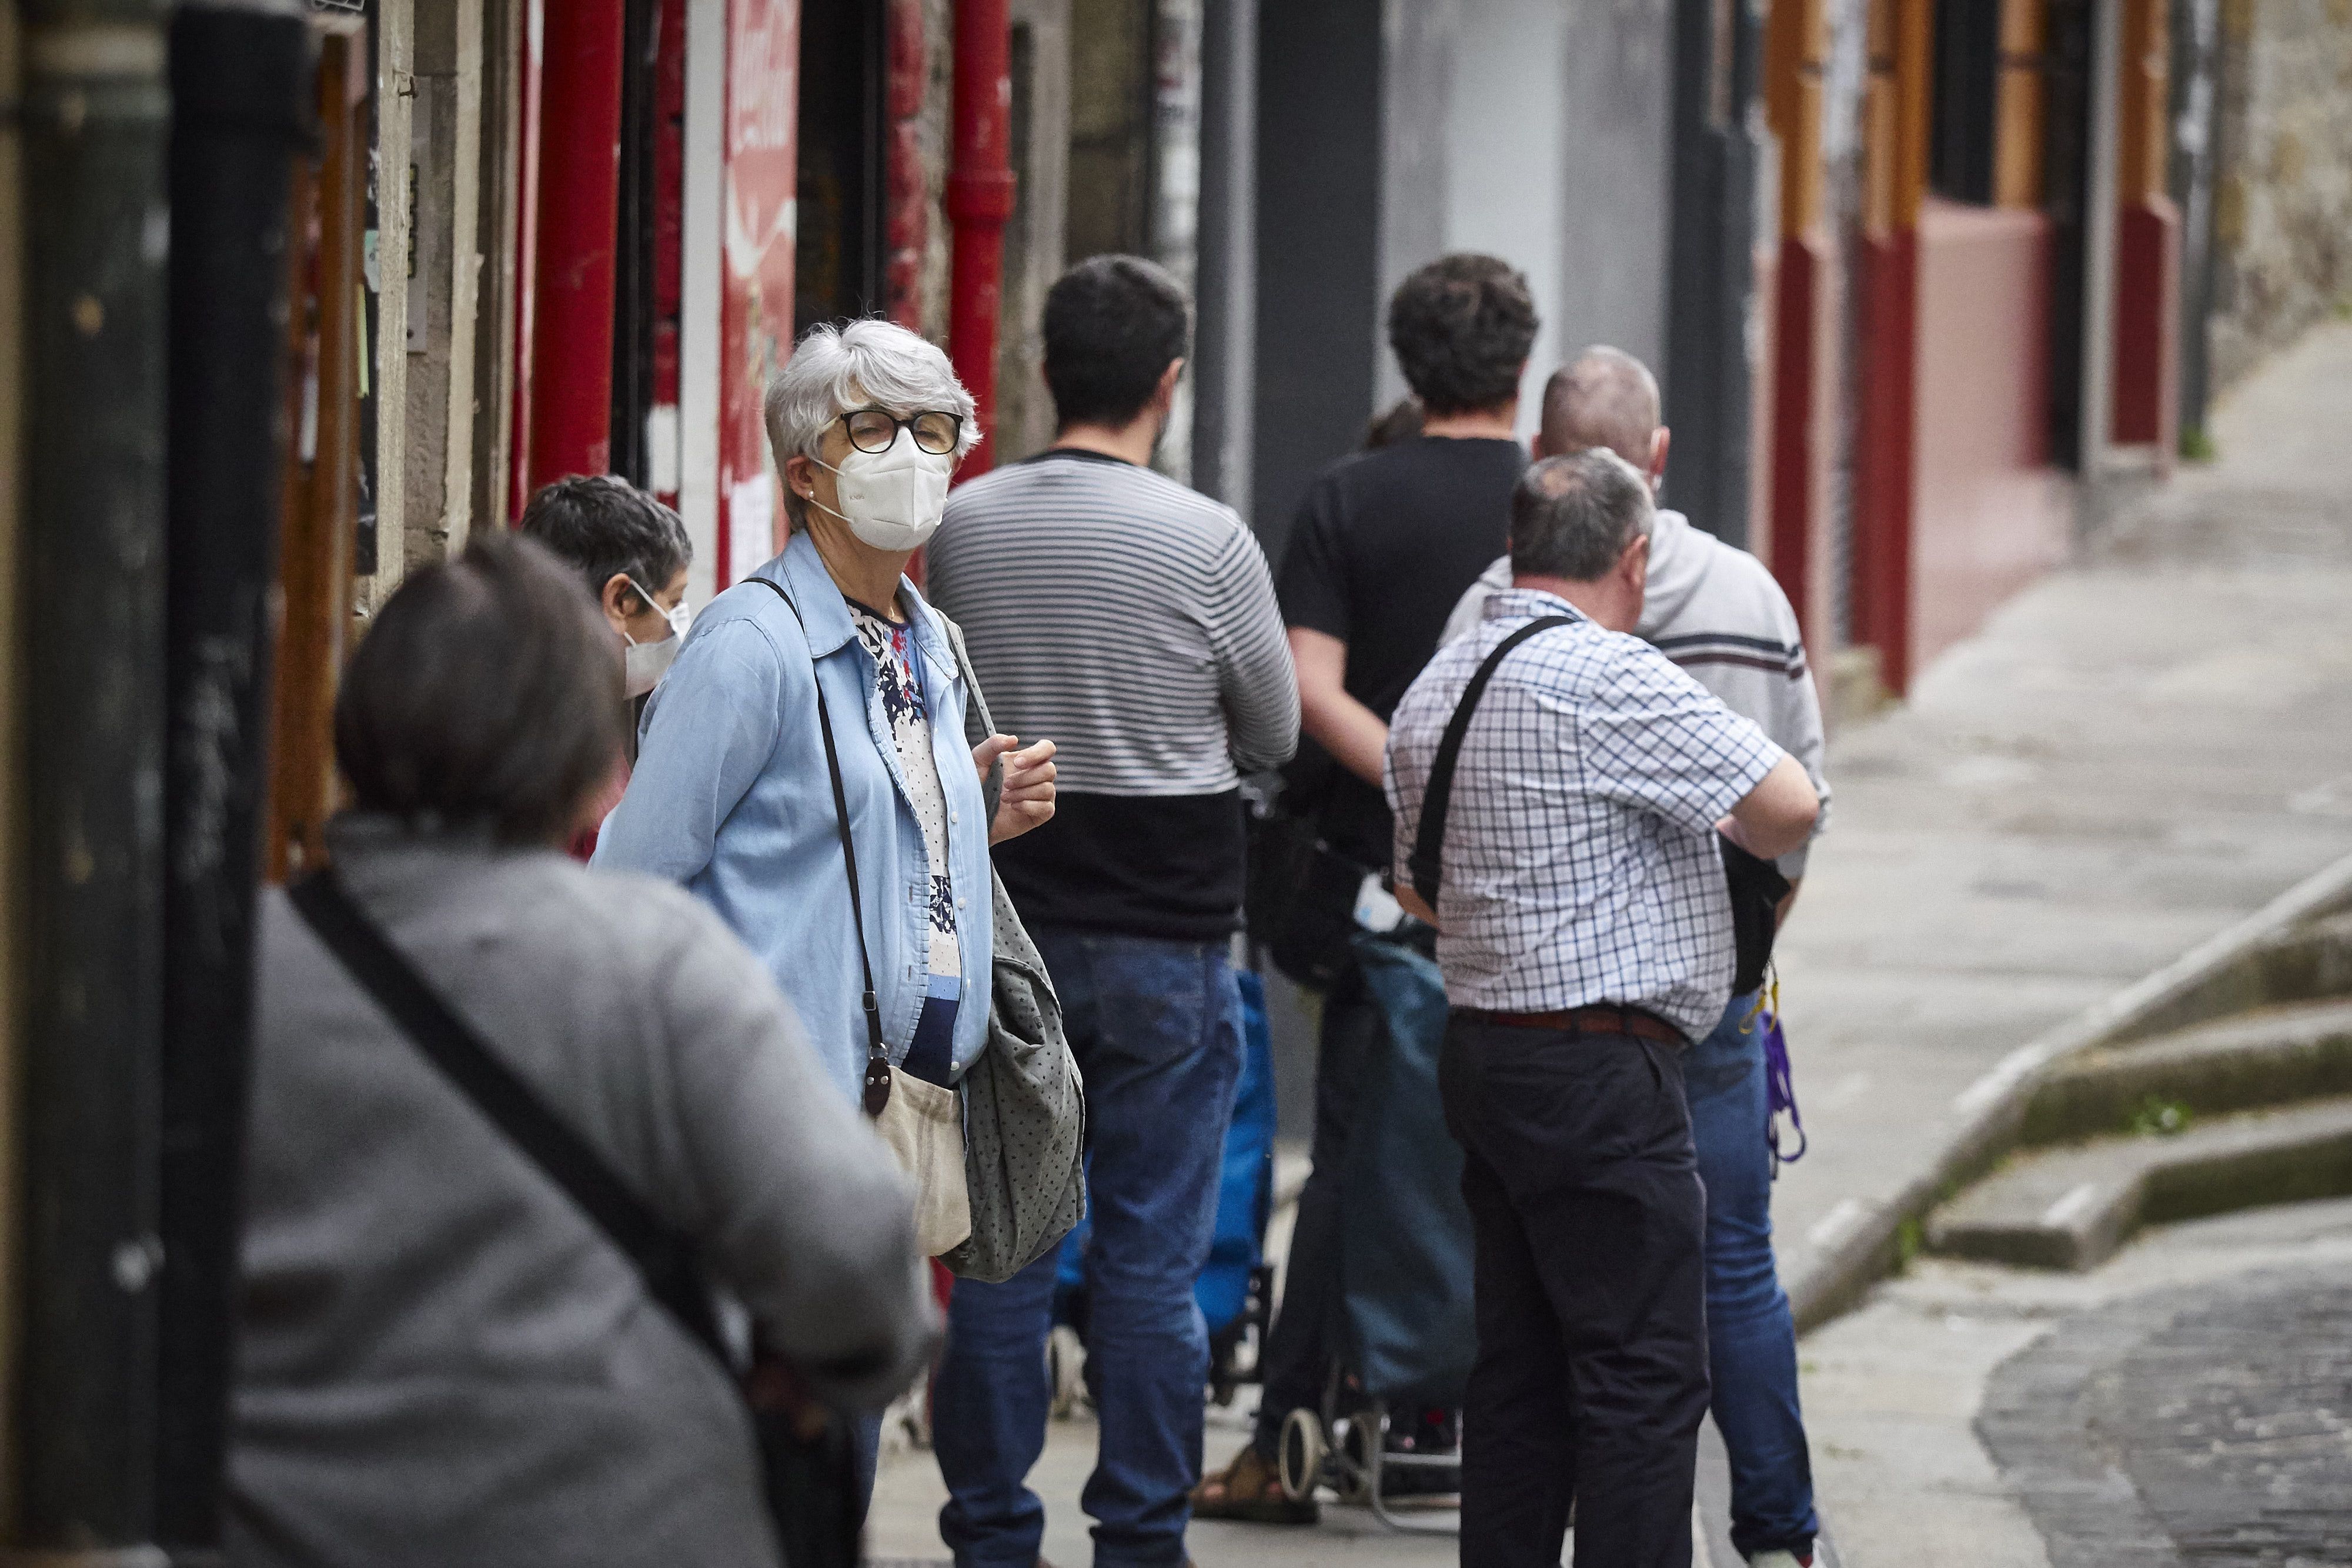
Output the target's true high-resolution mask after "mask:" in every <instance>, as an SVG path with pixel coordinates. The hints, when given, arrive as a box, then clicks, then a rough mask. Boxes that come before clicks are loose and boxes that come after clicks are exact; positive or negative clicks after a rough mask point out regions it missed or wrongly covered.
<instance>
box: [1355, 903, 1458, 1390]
mask: <svg viewBox="0 0 2352 1568" xmlns="http://www.w3.org/2000/svg"><path fill="white" fill-rule="evenodd" d="M1355 948H1356V961H1357V963H1358V964H1359V965H1360V966H1361V967H1362V970H1363V976H1364V984H1365V985H1366V987H1367V988H1370V991H1371V993H1372V998H1373V1000H1374V1001H1375V1002H1377V1003H1378V1004H1379V1006H1380V1009H1381V1015H1382V1019H1383V1021H1384V1023H1385V1024H1386V1028H1385V1029H1384V1030H1382V1031H1381V1034H1382V1038H1381V1041H1380V1043H1379V1046H1378V1048H1377V1049H1376V1050H1375V1051H1373V1052H1372V1053H1371V1054H1370V1057H1369V1058H1368V1059H1367V1060H1366V1061H1365V1064H1364V1079H1363V1083H1362V1085H1361V1087H1360V1090H1359V1091H1358V1099H1357V1102H1356V1104H1357V1110H1356V1124H1355V1127H1354V1129H1353V1131H1352V1132H1351V1133H1350V1134H1349V1139H1348V1153H1347V1163H1346V1170H1347V1176H1346V1184H1345V1186H1346V1193H1347V1197H1346V1199H1345V1203H1344V1207H1343V1214H1342V1218H1341V1220H1340V1232H1339V1238H1340V1239H1339V1249H1340V1250H1339V1277H1340V1292H1341V1307H1340V1312H1341V1316H1342V1319H1343V1327H1342V1335H1341V1341H1340V1343H1342V1345H1343V1346H1344V1347H1345V1349H1344V1351H1343V1354H1344V1355H1345V1356H1346V1358H1347V1361H1348V1365H1349V1370H1350V1371H1352V1372H1354V1373H1355V1375H1357V1377H1358V1378H1359V1379H1360V1380H1361V1382H1362V1384H1363V1387H1364V1391H1365V1392H1366V1393H1367V1394H1370V1395H1371V1396H1374V1397H1377V1398H1383V1399H1399V1398H1406V1397H1411V1398H1413V1399H1418V1400H1425V1401H1427V1402H1428V1403H1429V1404H1432V1405H1437V1406H1448V1407H1451V1406H1458V1405H1460V1404H1461V1402H1462V1389H1463V1385H1465V1383H1467V1382H1468V1381H1469V1377H1470V1364H1471V1361H1472V1358H1473V1357H1474V1356H1475V1354H1476V1350H1477V1331H1476V1323H1475V1319H1474V1317H1473V1315H1472V1309H1471V1274H1472V1268H1471V1264H1472V1243H1471V1234H1470V1210H1469V1208H1468V1207H1467V1206H1465V1204H1464V1203H1463V1201H1462V1148H1461V1145H1458V1144H1456V1143H1455V1142H1454V1135H1453V1134H1451V1133H1449V1132H1447V1131H1446V1129H1445V1113H1444V1108H1443V1105H1442V1103H1441V1102H1440V1099H1439V1094H1438V1086H1437V1059H1438V1053H1439V1051H1440V1050H1441V1049H1442V1048H1443V1046H1444V1040H1445V1019H1446V1004H1445V982H1444V977H1442V976H1440V975H1439V973H1438V969H1437V964H1436V962H1435V960H1433V959H1432V958H1430V957H1429V956H1426V955H1424V954H1423V953H1422V952H1421V951H1420V950H1419V949H1417V948H1414V947H1411V946H1405V945H1404V944H1402V943H1399V942H1392V941H1387V940H1383V939H1382V938H1380V937H1377V936H1370V935H1367V934H1360V935H1358V936H1356V938H1355Z"/></svg>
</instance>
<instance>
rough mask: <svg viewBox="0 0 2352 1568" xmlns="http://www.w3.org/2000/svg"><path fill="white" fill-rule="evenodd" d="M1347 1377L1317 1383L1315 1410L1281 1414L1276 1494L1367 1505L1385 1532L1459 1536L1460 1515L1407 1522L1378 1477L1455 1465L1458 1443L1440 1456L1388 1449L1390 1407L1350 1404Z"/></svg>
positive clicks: (1381, 1402) (1371, 1401) (1364, 1400)
mask: <svg viewBox="0 0 2352 1568" xmlns="http://www.w3.org/2000/svg"><path fill="white" fill-rule="evenodd" d="M1349 1393H1350V1389H1349V1384H1348V1380H1347V1379H1346V1378H1344V1377H1343V1376H1341V1375H1340V1374H1339V1371H1338V1370H1337V1369H1334V1371H1333V1372H1332V1375H1331V1377H1330V1380H1329V1382H1328V1383H1327V1384H1326V1385H1324V1390H1323V1407H1322V1409H1321V1410H1320V1411H1319V1412H1318V1411H1314V1410H1293V1411H1292V1412H1291V1413H1290V1414H1289V1415H1288V1416H1286V1417H1284V1419H1283V1423H1282V1441H1281V1444H1280V1446H1279V1447H1278V1448H1276V1451H1275V1453H1276V1457H1275V1465H1276V1476H1277V1477H1278V1479H1280V1481H1281V1483H1282V1490H1284V1491H1286V1492H1287V1493H1288V1494H1289V1495H1290V1496H1292V1497H1295V1498H1311V1497H1313V1496H1314V1495H1315V1490H1316V1488H1318V1486H1328V1487H1329V1488H1330V1489H1331V1490H1333V1491H1335V1492H1337V1493H1339V1500H1340V1501H1341V1502H1345V1503H1354V1504H1357V1505H1360V1506H1361V1507H1365V1508H1369V1509H1370V1510H1371V1511H1372V1517H1373V1518H1374V1519H1377V1520H1379V1521H1381V1523H1382V1524H1384V1525H1386V1526H1388V1528H1390V1529H1391V1530H1394V1531H1401V1532H1403V1533H1406V1534H1414V1535H1458V1534H1460V1533H1461V1532H1462V1521H1461V1515H1460V1514H1459V1512H1458V1511H1457V1512H1456V1513H1455V1514H1454V1517H1453V1518H1451V1519H1430V1518H1422V1517H1418V1516H1413V1517H1408V1516H1405V1515H1402V1514H1400V1513H1398V1512H1397V1511H1396V1510H1395V1508H1394V1507H1393V1506H1392V1505H1391V1502H1390V1500H1389V1498H1388V1496H1387V1492H1386V1489H1385V1487H1384V1486H1383V1484H1382V1483H1383V1478H1385V1477H1386V1476H1387V1475H1388V1474H1389V1472H1391V1470H1416V1469H1419V1470H1435V1469H1447V1468H1452V1469H1460V1468H1461V1464H1462V1446H1461V1440H1460V1438H1459V1437H1456V1439H1455V1441H1454V1447H1453V1448H1451V1449H1449V1450H1447V1451H1446V1452H1444V1453H1435V1454H1422V1453H1392V1452H1391V1451H1390V1449H1389V1446H1388V1437H1389V1402H1388V1401H1387V1400H1385V1399H1380V1398H1374V1397H1371V1396H1357V1397H1356V1398H1354V1399H1353V1400H1352V1401H1350V1400H1349V1399H1348V1397H1347V1396H1349Z"/></svg>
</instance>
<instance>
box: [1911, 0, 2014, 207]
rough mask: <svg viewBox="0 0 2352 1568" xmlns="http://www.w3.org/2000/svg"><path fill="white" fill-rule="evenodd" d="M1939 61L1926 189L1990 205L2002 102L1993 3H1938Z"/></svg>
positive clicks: (1996, 14) (1968, 0)
mask: <svg viewBox="0 0 2352 1568" xmlns="http://www.w3.org/2000/svg"><path fill="white" fill-rule="evenodd" d="M1999 88H2000V6H1999V5H1993V4H1991V3H1990V0H1937V5H1936V65H1935V98H1934V99H1933V103H1932V106H1931V119H1930V124H1929V131H1928V138H1929V139H1928V143H1927V183H1928V184H1929V186H1931V187H1932V188H1933V189H1934V190H1935V192H1936V193H1937V194H1938V195H1941V196H1948V197H1950V198H1951V199H1952V200H1953V201H1956V202H1971V203H1974V204H1977V205H1979V206H1984V205H1989V204H1990V203H1991V201H1992V180H1993V136H1994V126H1995V124H1996V122H1997V119H1998V115H1997V110H1996V105H1997V103H1998V101H1999V98H2000V93H1999Z"/></svg>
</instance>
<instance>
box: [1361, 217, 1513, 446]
mask: <svg viewBox="0 0 2352 1568" xmlns="http://www.w3.org/2000/svg"><path fill="white" fill-rule="evenodd" d="M1535 341H1536V302H1535V299H1534V298H1533V297H1532V296H1531V295H1529V294H1528V280H1527V278H1526V277H1525V276H1524V275H1522V274H1521V273H1519V272H1518V271H1517V269H1516V268H1514V267H1512V266H1511V264H1510V263H1508V262H1507V261H1501V260H1497V259H1496V257H1494V256H1480V255H1478V254H1476V253H1475V252H1472V251H1459V252H1456V253H1455V254H1454V255H1452V256H1439V257H1438V258H1437V259H1436V260H1435V261H1433V262H1431V263H1430V264H1429V265H1428V266H1427V267H1423V268H1421V269H1420V270H1419V271H1418V272H1415V273H1414V274H1413V275H1412V277H1408V278H1406V279H1405V280H1404V281H1403V282H1402V283H1401V284H1399V285H1397V291H1396V294H1395V296H1394V298H1391V299H1390V301H1389V347H1390V348H1391V349H1393V350H1396V357H1397V364H1398V365H1399V366H1400V367H1401V368H1402V370H1403V371H1404V379H1405V382H1406V384H1407V385H1409V386H1411V387H1412V390H1413V393H1414V395H1415V396H1417V397H1419V398H1420V399H1421V404H1422V407H1423V408H1424V409H1426V410H1427V411H1428V412H1429V413H1433V414H1437V415H1439V416H1441V417H1443V416H1444V415H1446V414H1452V413H1476V412H1479V411H1481V410H1485V409H1490V408H1494V407H1496V405H1498V404H1500V403H1506V402H1509V401H1510V400H1511V399H1513V398H1514V397H1517V395H1518V392H1519V372H1520V371H1523V370H1524V369H1526V368H1527V362H1528V350H1530V349H1532V348H1534V347H1535Z"/></svg>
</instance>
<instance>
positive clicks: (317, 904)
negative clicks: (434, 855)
mask: <svg viewBox="0 0 2352 1568" xmlns="http://www.w3.org/2000/svg"><path fill="white" fill-rule="evenodd" d="M288 896H289V898H290V899H291V900H292V902H293V904H294V907H295V909H296V911H297V912H299V914H300V915H301V916H302V918H303V919H304V920H305V921H307V922H309V923H310V929H311V930H312V931H313V932H315V933H316V934H317V935H318V937H319V940H320V941H321V942H323V943H325V944H326V945H327V950H328V951H329V952H331V953H332V954H334V956H335V957H336V958H337V959H338V960H339V961H340V962H341V964H342V966H343V967H344V968H345V969H346V970H348V971H350V973H351V977H352V978H353V979H354V980H357V981H358V982H359V983H360V986H361V988H362V989H364V990H365V991H366V992H367V993H368V995H370V996H372V997H373V998H375V1000H376V1005H377V1006H379V1007H381V1008H383V1010H384V1011H385V1012H386V1013H388V1014H389V1015H391V1018H392V1021H393V1022H394V1023H395V1024H397V1025H399V1026H400V1031H401V1033H403V1034H404V1035H406V1036H407V1037H408V1039H409V1040H410V1041H411V1042H412V1043H413V1044H415V1047H416V1049H417V1050H418V1051H422V1052H423V1053H424V1054H425V1059H426V1060H427V1061H431V1062H432V1063H433V1065H434V1066H436V1067H437V1068H439V1069H440V1070H441V1071H442V1074H443V1076H445V1077H446V1078H447V1079H448V1080H449V1082H452V1083H454V1084H456V1085H457V1090H458V1092H460V1093H462V1094H464V1095H465V1096H466V1098H467V1099H468V1100H471V1101H472V1102H473V1103H474V1104H475V1107H476V1108H477V1109H478V1110H479V1111H480V1112H481V1113H482V1114H483V1115H485V1116H487V1117H488V1118H489V1119H490V1121H491V1122H492V1123H494V1124H496V1125H497V1126H498V1129H499V1131H500V1132H502V1133H504V1134H506V1135H507V1136H508V1137H509V1139H511V1140H512V1141H513V1142H514V1145H515V1146H516V1147H517V1148H519V1149H520V1150H521V1151H522V1152H523V1154H524V1155H525V1156H526V1157H527V1158H529V1159H530V1162H531V1163H532V1164H533V1165H535V1166H538V1167H539V1168H540V1169H541V1171H543V1172H545V1173H546V1175H547V1177H548V1179H549V1180H551V1181H552V1182H554V1183H555V1185H556V1186H560V1187H562V1189H563V1190H564V1191H565V1192H566V1193H567V1194H569V1195H570V1196H571V1198H572V1202H574V1203H576V1204H578V1205H579V1206H580V1208H581V1211H582V1212H583V1213H584V1214H586V1215H587V1216H588V1218H590V1219H591V1220H593V1221H594V1222H595V1225H596V1228H598V1229H600V1230H602V1231H604V1234H605V1235H606V1236H607V1237H609V1238H610V1239H611V1240H612V1242H613V1245H614V1246H615V1247H618V1248H619V1249H621V1251H622V1252H623V1253H624V1254H625V1255H626V1257H627V1258H628V1260H629V1261H630V1262H631V1263H633V1264H635V1266H636V1270H637V1273H638V1275H639V1276H640V1277H641V1278H643V1280H644V1281H645V1284H646V1293H647V1294H649V1295H651V1296H652V1297H653V1299H654V1300H655V1301H659V1302H660V1303H661V1304H662V1305H663V1306H664V1307H665V1308H667V1309H668V1311H669V1314H670V1316H672V1317H674V1318H676V1319H677V1321H678V1323H679V1325H680V1326H681V1327H683V1328H684V1329H685V1330H686V1332H687V1333H690V1334H692V1335H693V1336H694V1337H695V1338H696V1339H698V1340H699V1341H700V1342H701V1343H703V1345H704V1346H705V1347H706V1348H707V1349H709V1352H710V1354H712V1355H714V1356H716V1357H718V1359H719V1364H720V1365H721V1366H726V1365H728V1364H729V1358H728V1355H727V1351H726V1346H725V1342H724V1341H722V1340H721V1339H720V1338H719V1320H718V1316H717V1314H716V1312H715V1311H714V1310H713V1308H712V1306H711V1301H710V1286H709V1281H708V1280H707V1279H706V1278H705V1277H704V1274H703V1271H702V1265H701V1262H700V1260H698V1258H697V1257H696V1254H695V1249H694V1244H693V1242H691V1241H690V1240H688V1239H687V1237H686V1236H685V1235H684V1234H683V1233H682V1232H680V1231H679V1230H677V1228H675V1227H673V1226H672V1225H671V1224H670V1223H669V1222H668V1221H667V1220H666V1219H664V1218H662V1217H661V1216H660V1215H658V1214H656V1213H655V1212H654V1211H653V1209H652V1208H651V1207H649V1206H647V1204H646V1201H645V1200H644V1199H643V1198H641V1197H638V1196H637V1195H636V1194H635V1193H634V1192H632V1191H630V1190H629V1187H628V1184H627V1183H625V1182H624V1181H623V1180H622V1179H621V1178H620V1176H617V1175H616V1174H614V1170H613V1167H612V1166H609V1165H607V1164H605V1162H604V1157H603V1156H602V1155H599V1154H597V1153H596V1151H595V1150H594V1149H593V1148H592V1147H590V1146H589V1144H588V1142H587V1140H586V1139H584V1138H583V1137H581V1135H580V1134H577V1133H575V1132H573V1131H572V1128H571V1127H569V1126H568V1125H566V1124H564V1122H563V1119H562V1117H560V1116H558V1115H557V1114H556V1113H554V1112H553V1111H551V1110H550V1109H549V1108H548V1106H547V1103H546V1102H545V1101H543V1100H541V1098H540V1097H539V1095H538V1094H537V1093H536V1092H533V1090H532V1089H531V1087H530V1084H528V1083H526V1082H523V1081H522V1079H521V1078H520V1076H518V1075H517V1074H516V1072H515V1071H514V1070H513V1069H512V1068H510V1067H509V1066H508V1065H507V1064H506V1063H505V1062H503V1061H499V1059H498V1057H497V1055H496V1054H495V1053H493V1052H492V1051H490V1049H489V1048H488V1046H486V1045H484V1044H483V1043H482V1038H481V1036H479V1035H478V1034H476V1033H475V1032H474V1030H473V1029H472V1028H471V1027H470V1026H469V1025H467V1022H466V1020H465V1019H462V1018H460V1017H459V1016H458V1015H457V1012H456V1010H455V1009H452V1008H451V1007H450V1006H449V1004H448V1003H447V1002H446V1001H444V1000H442V999H441V998H440V996H439V995H438V994H436V992H435V991H434V989H433V988H432V987H430V986H428V985H427V984H425V979H424V977H422V976H420V975H418V974H417V972H416V970H415V967H413V966H412V965H410V963H409V961H408V960H407V959H406V958H405V957H404V956H401V953H400V950H399V949H398V948H396V947H394V946H393V945H392V942H391V940H390V938H388V937H386V936H384V935H383V932H382V931H380V930H378V929H377V928H376V925H375V923H374V922H373V921H372V920H370V919H369V918H368V917H367V915H366V914H365V913H364V912H363V911H362V910H361V908H360V907H359V905H358V904H354V903H352V897H351V894H348V893H346V892H345V891H344V890H343V886H342V883H341V882H340V881H338V880H337V879H336V876H335V873H334V869H333V868H332V867H328V868H326V869H324V870H321V871H320V872H318V873H315V874H313V875H311V876H308V877H305V878H304V879H303V880H302V881H301V882H300V883H297V884H296V885H295V886H294V887H293V889H292V890H291V891H290V892H289V894H288Z"/></svg>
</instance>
